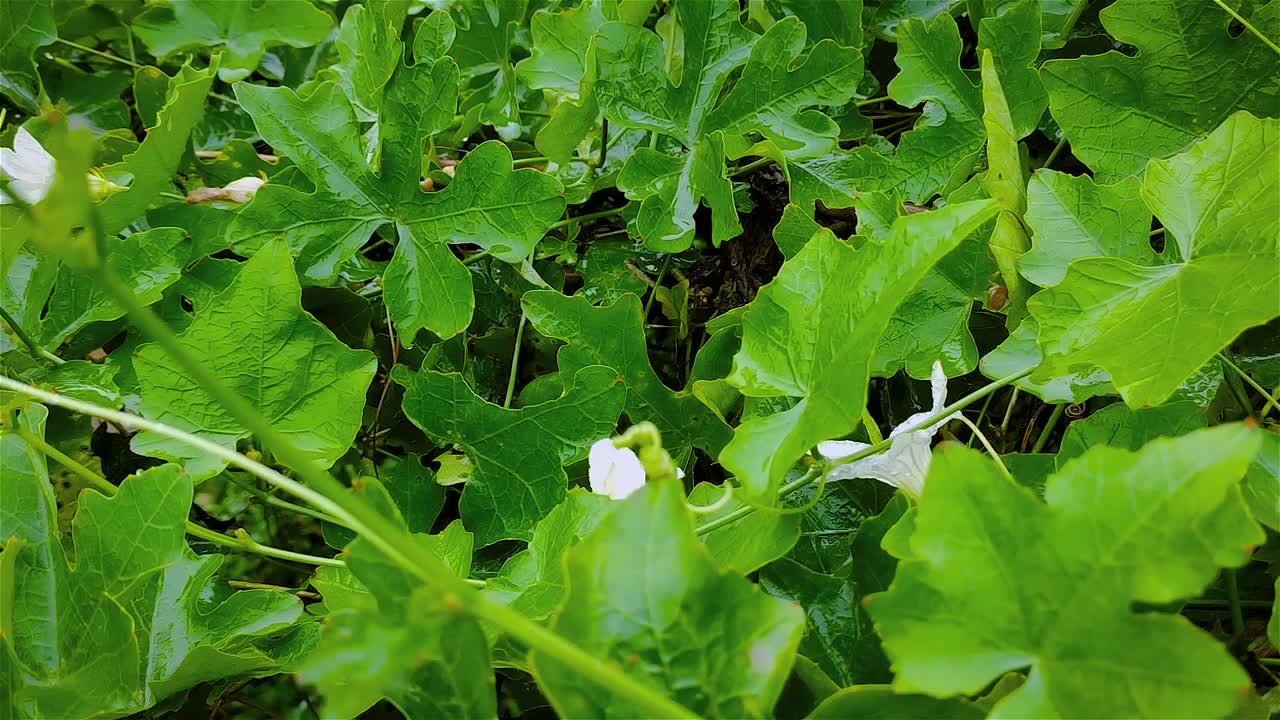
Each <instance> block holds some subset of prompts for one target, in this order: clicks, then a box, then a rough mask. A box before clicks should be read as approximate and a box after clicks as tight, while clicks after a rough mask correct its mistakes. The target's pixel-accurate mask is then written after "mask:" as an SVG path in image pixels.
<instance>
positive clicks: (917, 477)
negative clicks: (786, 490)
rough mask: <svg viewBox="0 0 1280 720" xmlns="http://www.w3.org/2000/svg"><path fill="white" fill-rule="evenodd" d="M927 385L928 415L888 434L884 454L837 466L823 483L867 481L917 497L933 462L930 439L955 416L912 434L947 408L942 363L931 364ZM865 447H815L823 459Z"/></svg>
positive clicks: (917, 416) (845, 443)
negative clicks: (930, 398)
mask: <svg viewBox="0 0 1280 720" xmlns="http://www.w3.org/2000/svg"><path fill="white" fill-rule="evenodd" d="M929 382H930V385H931V386H932V388H933V407H932V408H931V409H930V410H929V411H928V412H922V413H916V414H915V415H912V416H911V417H908V418H907V419H906V420H905V421H904V422H903V423H902V424H901V425H899V426H898V427H896V428H894V429H893V432H891V433H889V437H890V438H892V439H893V442H892V444H890V445H889V449H888V450H886V451H884V452H883V453H881V454H879V455H872V456H870V457H865V458H862V459H861V460H855V461H853V462H851V463H845V464H843V465H837V466H835V467H834V468H832V469H831V471H830V473H828V475H827V479H828V480H844V479H845V478H871V479H873V480H879V481H880V482H882V483H887V484H889V485H892V486H894V487H897V488H902V489H903V490H904V491H906V492H907V494H909V495H911V496H913V497H920V494H921V493H923V492H924V479H925V476H926V475H928V474H929V461H930V460H931V459H932V458H933V453H932V452H931V450H930V446H931V445H933V436H934V435H935V434H937V432H938V429H939V428H941V427H942V426H943V425H944V424H946V422H947V420H950V419H952V418H954V417H955V416H956V414H953V415H949V416H947V418H946V419H944V420H942V421H940V422H937V423H935V424H933V425H931V426H930V427H928V428H925V429H923V430H916V427H917V426H919V425H920V424H921V423H923V422H924V421H925V420H926V419H928V418H930V417H932V416H933V415H934V414H936V413H938V412H940V411H941V410H942V409H943V408H944V407H946V405H947V376H946V374H945V373H943V372H942V363H938V362H935V363H934V364H933V373H932V376H931V377H930V381H929ZM957 414H958V413H957ZM869 447H871V446H870V445H867V444H866V443H860V442H853V441H850V440H833V441H830V442H824V443H819V444H818V452H819V453H821V454H822V456H823V457H826V458H832V459H835V458H842V457H846V456H849V455H852V454H853V453H856V452H858V451H859V450H865V449H866V448H869Z"/></svg>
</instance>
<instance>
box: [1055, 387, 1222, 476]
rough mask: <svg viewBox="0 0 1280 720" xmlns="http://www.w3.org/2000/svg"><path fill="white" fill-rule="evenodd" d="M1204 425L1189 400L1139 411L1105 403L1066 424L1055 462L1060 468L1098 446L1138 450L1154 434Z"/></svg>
mask: <svg viewBox="0 0 1280 720" xmlns="http://www.w3.org/2000/svg"><path fill="white" fill-rule="evenodd" d="M1206 424H1208V418H1206V417H1205V416H1204V413H1202V412H1200V411H1199V410H1198V409H1197V408H1196V406H1195V404H1194V403H1190V402H1172V403H1168V404H1167V405H1160V406H1158V407H1153V408H1143V409H1141V410H1133V409H1131V408H1129V407H1128V406H1126V405H1125V404H1124V403H1117V404H1115V405H1108V406H1107V407H1105V408H1103V409H1101V410H1099V411H1098V412H1096V413H1094V414H1092V415H1090V416H1089V417H1087V418H1084V419H1083V420H1077V421H1075V422H1073V423H1071V424H1070V425H1068V426H1067V432H1066V434H1065V435H1063V436H1062V444H1061V445H1060V446H1059V448H1058V456H1057V458H1056V460H1055V463H1056V465H1057V467H1058V468H1059V469H1061V468H1062V466H1063V465H1065V464H1066V463H1067V461H1068V460H1071V459H1072V458H1076V457H1079V456H1081V455H1084V454H1085V453H1086V452H1088V450H1089V448H1091V447H1095V446H1098V445H1107V446H1110V447H1113V448H1119V449H1121V450H1139V449H1141V448H1142V446H1143V445H1146V444H1147V443H1148V442H1151V441H1152V440H1154V439H1156V438H1158V437H1176V436H1178V435H1186V434H1187V433H1189V432H1191V431H1192V430H1199V429H1200V428H1203V427H1204V426H1205V425H1206Z"/></svg>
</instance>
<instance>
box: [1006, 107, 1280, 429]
mask: <svg viewBox="0 0 1280 720" xmlns="http://www.w3.org/2000/svg"><path fill="white" fill-rule="evenodd" d="M1277 152H1280V120H1260V119H1258V118H1255V117H1253V116H1252V115H1249V114H1248V113H1237V114H1236V115H1233V116H1231V118H1230V119H1229V120H1227V121H1226V122H1225V123H1223V125H1222V127H1220V128H1218V129H1217V130H1215V131H1214V132H1213V133H1212V134H1211V135H1209V137H1207V138H1205V139H1204V140H1203V141H1201V142H1199V143H1197V144H1195V145H1193V146H1192V147H1191V148H1189V149H1188V150H1187V152H1185V153H1183V154H1181V155H1177V156H1174V157H1173V158H1170V159H1169V160H1153V161H1151V163H1150V164H1149V165H1148V167H1147V171H1146V174H1145V177H1144V178H1143V187H1142V194H1143V197H1144V198H1145V199H1146V201H1147V204H1148V206H1150V207H1151V208H1152V209H1153V210H1154V211H1155V214H1156V216H1157V217H1159V218H1160V219H1161V221H1163V222H1164V225H1165V228H1166V233H1167V234H1168V235H1169V238H1168V240H1167V241H1166V242H1168V243H1169V244H1171V245H1175V246H1176V248H1177V250H1178V254H1179V256H1180V257H1181V258H1183V259H1184V260H1183V262H1181V263H1175V264H1169V265H1158V266H1142V265H1136V264H1134V263H1132V262H1130V261H1128V260H1124V259H1120V258H1109V257H1104V258H1084V259H1081V260H1076V261H1075V262H1073V263H1072V264H1071V266H1070V268H1069V269H1068V271H1067V275H1066V278H1065V279H1064V280H1063V281H1062V282H1061V283H1060V284H1059V285H1057V286H1056V287H1053V288H1050V289H1048V290H1045V291H1042V292H1040V293H1038V294H1037V295H1036V296H1035V297H1034V298H1032V300H1031V301H1030V308H1031V314H1032V315H1033V316H1034V317H1035V318H1036V320H1037V321H1038V322H1039V324H1040V335H1039V344H1040V348H1041V350H1043V351H1044V356H1045V357H1044V362H1042V363H1041V364H1040V366H1039V367H1038V368H1037V370H1036V371H1035V372H1034V373H1033V374H1032V375H1031V379H1032V380H1033V381H1044V380H1047V379H1049V378H1052V377H1055V376H1057V375H1061V374H1063V373H1066V372H1070V371H1073V370H1075V369H1076V368H1078V367H1080V366H1086V365H1087V366H1094V367H1099V368H1102V369H1103V370H1105V371H1107V373H1108V374H1110V375H1111V379H1112V381H1113V382H1114V384H1115V387H1116V389H1117V390H1118V391H1119V392H1120V395H1121V396H1122V397H1124V399H1125V402H1127V403H1128V404H1129V405H1131V406H1135V407H1138V406H1143V405H1155V404H1158V403H1161V402H1163V401H1164V400H1165V399H1167V398H1168V397H1169V396H1170V395H1172V394H1173V392H1174V391H1175V390H1177V388H1178V386H1179V385H1181V384H1182V383H1183V381H1185V380H1186V379H1187V378H1188V377H1190V376H1191V375H1192V374H1193V373H1195V372H1196V370H1198V369H1199V368H1200V367H1202V366H1203V365H1204V364H1205V363H1206V362H1208V361H1209V360H1210V359H1211V358H1212V357H1213V355H1214V353H1216V352H1218V351H1219V350H1221V349H1222V348H1223V347H1224V346H1226V344H1227V343H1229V342H1230V341H1231V340H1232V339H1233V338H1234V337H1235V336H1236V335H1239V334H1240V332H1242V331H1243V330H1245V329H1246V328H1248V327H1250V326H1253V325H1260V324H1262V323H1265V322H1267V321H1268V320H1270V319H1271V318H1273V317H1275V316H1276V315H1277V314H1280V306H1277V305H1276V303H1275V302H1274V300H1275V298H1276V297H1277V296H1280V275H1277V273H1276V272H1275V269H1276V267H1277V265H1278V264H1280V167H1278V166H1277V165H1276V164H1275V163H1273V162H1271V160H1272V159H1273V158H1274V157H1275V156H1276V153H1277Z"/></svg>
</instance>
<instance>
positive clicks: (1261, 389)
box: [1218, 353, 1280, 410]
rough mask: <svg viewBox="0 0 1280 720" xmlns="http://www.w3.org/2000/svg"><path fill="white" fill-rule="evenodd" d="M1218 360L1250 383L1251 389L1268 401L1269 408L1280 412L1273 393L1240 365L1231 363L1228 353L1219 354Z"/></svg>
mask: <svg viewBox="0 0 1280 720" xmlns="http://www.w3.org/2000/svg"><path fill="white" fill-rule="evenodd" d="M1218 359H1219V360H1221V361H1222V362H1223V363H1224V364H1226V366H1227V367H1229V368H1231V370H1232V371H1233V372H1235V374H1237V375H1239V376H1240V379H1241V380H1244V381H1245V382H1246V383H1248V385H1249V387H1251V388H1253V389H1254V390H1256V391H1257V392H1258V394H1259V395H1261V396H1262V399H1263V400H1264V401H1266V404H1267V406H1268V407H1275V409H1277V410H1280V403H1278V402H1276V400H1275V398H1272V397H1271V393H1270V392H1268V391H1267V389H1266V388H1264V387H1262V385H1261V384H1259V383H1258V381H1257V380H1254V379H1253V378H1251V377H1249V373H1247V372H1245V371H1244V370H1241V369H1240V366H1239V365H1236V364H1235V363H1233V362H1231V359H1230V358H1228V357H1227V356H1226V353H1218Z"/></svg>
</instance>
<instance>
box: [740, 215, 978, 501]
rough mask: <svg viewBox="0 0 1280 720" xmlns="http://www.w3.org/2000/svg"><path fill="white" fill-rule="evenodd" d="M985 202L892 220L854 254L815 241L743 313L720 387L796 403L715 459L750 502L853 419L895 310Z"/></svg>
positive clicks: (750, 425) (971, 225)
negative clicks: (883, 237)
mask: <svg viewBox="0 0 1280 720" xmlns="http://www.w3.org/2000/svg"><path fill="white" fill-rule="evenodd" d="M995 211H996V207H995V205H994V203H992V202H990V201H977V202H970V203H957V204H952V205H948V206H947V207H945V208H943V209H941V210H936V211H933V212H928V213H922V214H918V215H910V216H906V217H900V218H898V219H896V220H895V221H894V225H893V232H892V235H891V237H890V238H889V239H888V240H887V241H886V242H884V243H883V244H882V243H875V242H869V243H867V244H865V245H864V246H863V247H862V248H861V249H859V250H854V249H853V248H852V247H850V246H849V245H848V244H846V243H844V242H843V241H840V240H837V239H836V238H835V237H833V236H831V235H830V234H829V233H823V234H819V235H817V236H816V237H815V238H814V239H813V240H810V241H809V243H808V244H806V245H805V246H804V249H802V250H801V251H800V253H799V254H797V255H796V256H795V257H794V258H792V259H791V260H788V261H787V262H786V263H784V264H783V266H782V270H780V271H779V273H778V276H777V278H775V279H774V280H773V282H771V283H769V285H767V286H765V287H764V288H762V289H761V291H760V293H759V294H758V295H757V296H756V299H755V300H753V301H752V302H751V304H750V305H749V306H748V307H747V311H746V316H745V318H744V320H743V336H742V350H741V351H740V352H739V353H738V355H737V356H736V357H735V358H734V371H733V374H732V375H731V376H730V378H729V380H730V382H732V383H733V384H734V385H735V386H737V387H738V388H739V389H740V390H741V391H742V393H743V394H744V395H747V396H750V397H778V396H789V397H793V398H801V400H800V402H799V403H798V404H796V406H795V407H794V408H792V409H790V410H787V411H785V412H781V413H778V414H776V415H771V416H768V417H765V418H761V419H757V420H750V421H747V422H744V423H743V424H742V425H740V426H739V427H738V429H737V431H736V432H735V433H734V437H733V442H731V443H730V444H729V445H728V446H727V447H726V448H725V449H724V452H723V453H722V454H721V456H720V462H721V463H722V464H723V465H724V466H725V467H726V468H727V469H728V470H729V471H730V472H732V473H733V474H734V475H736V476H737V477H738V480H739V481H740V482H741V483H742V486H743V488H744V490H745V491H746V492H747V494H748V495H749V496H750V497H752V498H754V499H756V500H757V501H759V500H762V499H763V500H766V501H767V500H769V499H771V498H772V495H773V493H774V491H775V490H776V488H777V484H778V482H779V480H780V479H781V478H782V476H783V475H784V474H785V473H786V471H787V470H788V469H789V468H790V467H791V465H792V464H793V463H795V461H796V460H798V459H800V456H802V455H803V454H804V453H806V452H808V451H809V449H811V448H812V447H814V446H815V445H817V444H818V443H819V442H821V441H823V440H830V439H832V438H837V437H841V436H843V435H845V434H847V433H849V432H850V431H852V430H853V428H854V427H855V426H856V425H857V423H858V422H859V421H860V419H861V417H862V413H863V409H864V407H865V405H866V398H867V382H868V380H869V379H870V373H871V363H872V359H873V356H874V351H875V348H876V345H877V343H878V341H879V339H880V336H881V334H882V333H883V332H884V330H885V328H886V327H887V326H888V324H889V319H890V318H891V317H892V316H893V314H894V312H895V311H896V309H897V307H898V304H899V303H900V302H901V301H902V300H903V298H904V297H906V296H907V294H908V293H910V292H911V290H912V289H913V288H914V287H915V285H916V283H918V282H919V281H920V280H921V278H923V277H924V275H925V273H927V272H928V271H929V269H930V268H931V267H933V265H934V264H935V263H937V262H938V260H939V259H941V258H942V257H943V256H944V255H946V254H947V253H948V252H949V251H950V250H952V249H953V248H954V247H955V246H956V245H957V244H958V243H959V242H960V240H961V239H962V238H964V237H965V236H966V235H968V234H969V233H970V232H972V231H973V230H974V229H976V228H977V227H978V226H979V225H981V224H982V223H983V222H985V221H986V220H988V219H989V218H990V217H991V216H992V215H994V214H995Z"/></svg>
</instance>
